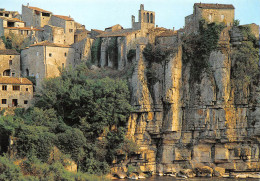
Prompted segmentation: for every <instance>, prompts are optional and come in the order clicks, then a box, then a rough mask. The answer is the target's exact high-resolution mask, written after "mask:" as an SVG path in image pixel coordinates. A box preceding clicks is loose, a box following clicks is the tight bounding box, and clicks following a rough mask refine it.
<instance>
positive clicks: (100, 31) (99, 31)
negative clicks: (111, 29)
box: [91, 29, 104, 33]
mask: <svg viewBox="0 0 260 181" xmlns="http://www.w3.org/2000/svg"><path fill="white" fill-rule="evenodd" d="M91 31H96V32H98V33H104V31H102V30H98V29H91Z"/></svg>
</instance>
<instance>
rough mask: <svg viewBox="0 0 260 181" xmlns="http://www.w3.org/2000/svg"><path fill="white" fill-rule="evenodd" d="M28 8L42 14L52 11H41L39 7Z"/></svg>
mask: <svg viewBox="0 0 260 181" xmlns="http://www.w3.org/2000/svg"><path fill="white" fill-rule="evenodd" d="M28 8H30V9H32V10H35V11H40V12H43V13H51V14H52V12H50V11H46V10H44V9H41V8H37V7H32V6H29V7H28Z"/></svg>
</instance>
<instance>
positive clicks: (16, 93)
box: [0, 77, 33, 108]
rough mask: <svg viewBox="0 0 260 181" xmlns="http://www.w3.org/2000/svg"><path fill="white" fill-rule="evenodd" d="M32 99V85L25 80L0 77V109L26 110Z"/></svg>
mask: <svg viewBox="0 0 260 181" xmlns="http://www.w3.org/2000/svg"><path fill="white" fill-rule="evenodd" d="M32 98H33V83H32V82H31V81H29V80H28V79H27V78H15V77H0V101H1V102H0V108H8V107H21V108H28V107H29V106H30V105H31V104H32Z"/></svg>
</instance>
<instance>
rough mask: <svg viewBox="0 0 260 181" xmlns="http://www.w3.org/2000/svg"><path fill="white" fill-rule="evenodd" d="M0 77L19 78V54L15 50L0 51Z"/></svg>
mask: <svg viewBox="0 0 260 181" xmlns="http://www.w3.org/2000/svg"><path fill="white" fill-rule="evenodd" d="M0 65H1V66H0V77H1V76H12V77H19V76H20V54H19V53H18V52H16V51H15V50H11V49H6V50H0Z"/></svg>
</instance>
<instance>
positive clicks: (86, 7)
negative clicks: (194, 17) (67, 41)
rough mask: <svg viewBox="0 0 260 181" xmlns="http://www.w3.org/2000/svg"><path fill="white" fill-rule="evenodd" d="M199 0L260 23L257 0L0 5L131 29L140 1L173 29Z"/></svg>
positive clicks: (1, 0) (43, 0) (67, 0)
mask: <svg viewBox="0 0 260 181" xmlns="http://www.w3.org/2000/svg"><path fill="white" fill-rule="evenodd" d="M199 2H202V3H219V4H233V5H234V7H235V19H239V20H240V24H249V23H256V24H258V25H259V24H260V0H198V1H195V0H0V8H5V9H6V10H7V11H8V10H9V11H19V12H20V13H21V10H22V4H24V5H26V4H27V3H29V4H30V6H36V7H39V8H42V9H45V10H48V11H51V12H52V13H53V14H56V15H66V16H68V15H70V16H71V17H72V18H74V20H75V21H77V22H79V23H81V24H84V25H85V26H86V29H88V30H90V29H100V30H104V29H105V28H106V27H110V26H112V25H115V24H120V25H122V26H123V27H124V28H131V15H134V16H135V17H136V21H137V20H138V10H139V8H140V4H144V9H145V10H149V11H155V24H156V25H158V26H159V27H165V28H168V29H172V28H173V27H175V29H176V30H177V29H179V28H182V27H183V26H184V17H185V16H188V15H190V14H192V11H193V4H194V3H199Z"/></svg>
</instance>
